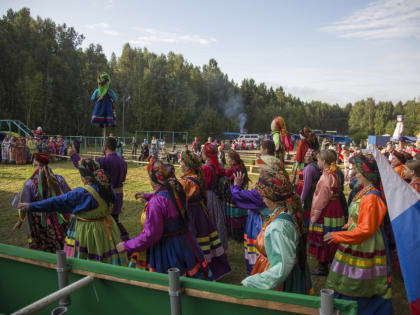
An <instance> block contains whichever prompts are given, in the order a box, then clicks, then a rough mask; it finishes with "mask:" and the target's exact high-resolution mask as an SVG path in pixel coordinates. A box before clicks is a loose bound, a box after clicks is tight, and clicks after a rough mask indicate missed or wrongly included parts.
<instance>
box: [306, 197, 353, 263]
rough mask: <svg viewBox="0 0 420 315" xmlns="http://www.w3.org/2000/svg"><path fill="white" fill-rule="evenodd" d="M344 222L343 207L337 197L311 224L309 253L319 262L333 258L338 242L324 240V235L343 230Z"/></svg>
mask: <svg viewBox="0 0 420 315" xmlns="http://www.w3.org/2000/svg"><path fill="white" fill-rule="evenodd" d="M344 223H345V222H344V213H343V208H342V206H341V202H340V199H338V198H337V199H334V200H330V201H329V203H328V205H327V206H326V207H325V209H324V210H322V213H321V216H320V217H319V219H318V221H317V222H316V223H314V224H312V223H310V224H309V233H308V243H309V253H310V254H311V255H312V256H314V257H315V258H316V259H317V260H318V261H319V262H322V263H329V262H331V261H332V260H333V258H334V255H335V252H336V250H337V244H334V243H330V244H328V243H326V242H324V235H325V234H327V233H329V232H337V231H341V230H342V227H343V225H344Z"/></svg>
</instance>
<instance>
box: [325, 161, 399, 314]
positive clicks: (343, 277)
mask: <svg viewBox="0 0 420 315" xmlns="http://www.w3.org/2000/svg"><path fill="white" fill-rule="evenodd" d="M355 164H356V168H357V175H356V176H357V179H358V182H359V183H360V184H361V185H363V186H364V188H363V189H362V190H361V191H359V192H358V193H357V194H356V196H355V197H354V198H353V202H352V203H351V205H350V219H349V221H348V223H347V224H346V226H345V229H346V231H341V232H330V233H327V234H325V235H324V241H325V242H328V243H333V244H336V245H337V252H336V254H335V256H334V260H333V262H332V264H331V269H330V273H329V275H328V279H327V284H326V286H327V287H328V288H330V289H333V290H334V291H335V293H336V295H335V297H336V298H341V299H346V300H354V301H357V304H358V314H360V315H361V314H366V315H370V314H381V315H388V314H393V307H392V300H391V267H390V255H389V249H388V245H387V240H386V237H385V233H384V229H383V222H384V218H385V216H386V204H385V202H384V199H383V193H382V192H381V184H380V176H379V170H378V166H377V165H376V162H375V161H374V160H373V159H368V158H367V157H365V156H363V155H360V156H356V157H355Z"/></svg>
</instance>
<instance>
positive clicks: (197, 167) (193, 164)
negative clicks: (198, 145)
mask: <svg viewBox="0 0 420 315" xmlns="http://www.w3.org/2000/svg"><path fill="white" fill-rule="evenodd" d="M181 161H182V162H184V163H185V165H186V166H187V167H188V168H189V169H190V170H192V171H193V172H194V173H195V174H197V177H198V183H199V185H200V189H201V190H202V191H205V190H206V182H205V180H204V175H203V170H202V169H201V165H202V163H201V158H200V157H199V156H198V155H197V154H195V153H194V152H192V151H184V152H182V153H181Z"/></svg>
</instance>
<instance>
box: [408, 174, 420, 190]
mask: <svg viewBox="0 0 420 315" xmlns="http://www.w3.org/2000/svg"><path fill="white" fill-rule="evenodd" d="M410 186H411V187H413V188H414V189H415V190H416V191H417V192H418V193H419V194H420V178H416V179H413V180H412V181H411V182H410Z"/></svg>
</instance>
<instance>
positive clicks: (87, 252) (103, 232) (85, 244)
mask: <svg viewBox="0 0 420 315" xmlns="http://www.w3.org/2000/svg"><path fill="white" fill-rule="evenodd" d="M107 220H108V222H109V230H107V228H106V227H105V224H106V223H108V222H104V221H92V222H84V221H77V223H76V228H75V235H74V237H75V246H74V257H75V258H80V259H88V260H94V261H98V262H104V263H109V264H113V265H126V261H127V260H126V257H125V254H121V253H118V252H117V249H116V246H117V243H118V242H119V241H120V233H119V230H118V227H117V224H116V223H115V221H114V219H113V218H112V217H111V216H109V217H107ZM108 231H109V232H108Z"/></svg>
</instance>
